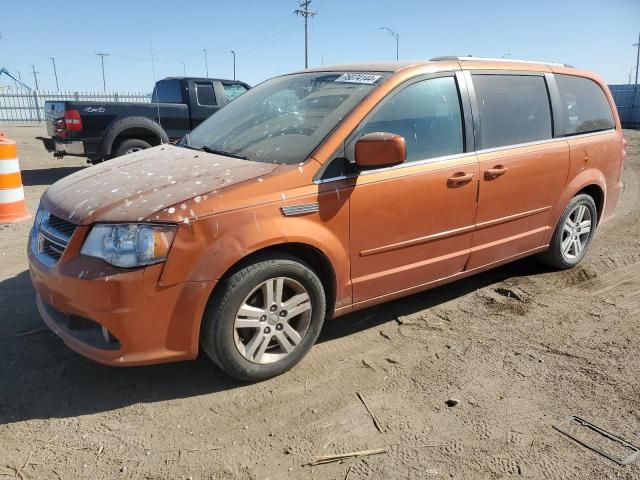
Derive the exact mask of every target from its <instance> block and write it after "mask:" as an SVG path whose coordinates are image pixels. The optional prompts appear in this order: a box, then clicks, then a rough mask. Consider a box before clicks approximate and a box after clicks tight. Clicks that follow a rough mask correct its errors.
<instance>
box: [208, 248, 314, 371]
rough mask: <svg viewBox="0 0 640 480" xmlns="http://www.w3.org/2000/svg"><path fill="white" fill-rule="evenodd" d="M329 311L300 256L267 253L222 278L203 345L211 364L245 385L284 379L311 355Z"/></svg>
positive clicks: (210, 309)
mask: <svg viewBox="0 0 640 480" xmlns="http://www.w3.org/2000/svg"><path fill="white" fill-rule="evenodd" d="M325 313H326V298H325V292H324V288H323V286H322V282H321V281H320V279H319V278H318V276H317V275H316V273H315V272H314V271H313V270H312V269H311V268H310V267H309V266H308V265H306V264H305V263H304V262H302V261H301V260H299V259H298V258H296V257H293V256H290V255H287V254H284V253H280V254H272V255H264V256H261V257H258V258H256V259H255V260H254V261H252V262H251V263H247V264H245V265H242V266H240V267H239V268H238V269H236V270H235V272H234V273H232V274H231V275H230V276H229V277H228V278H226V279H223V280H222V281H221V284H220V285H219V286H218V287H217V288H216V292H215V293H214V295H213V296H212V298H211V300H210V302H209V305H208V307H207V310H206V311H205V316H204V318H203V325H202V330H201V338H200V342H201V344H202V347H203V348H204V350H205V352H207V354H208V355H209V357H210V358H211V360H213V362H214V363H215V364H216V365H218V367H220V368H221V369H222V370H224V371H225V372H226V373H227V374H229V375H231V376H233V377H235V378H237V379H239V380H243V381H260V380H265V379H267V378H271V377H275V376H277V375H280V374H282V373H284V372H286V371H287V370H289V369H291V368H292V367H293V366H294V365H296V364H297V363H298V362H299V361H300V360H302V358H303V357H304V356H305V355H306V354H307V353H308V352H309V350H310V349H311V347H312V346H313V344H314V343H315V341H316V340H317V338H318V335H319V334H320V329H321V328H322V324H323V322H324V317H325Z"/></svg>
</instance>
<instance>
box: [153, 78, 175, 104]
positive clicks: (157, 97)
mask: <svg viewBox="0 0 640 480" xmlns="http://www.w3.org/2000/svg"><path fill="white" fill-rule="evenodd" d="M151 101H152V102H154V103H156V102H157V103H182V87H181V82H180V80H162V81H160V82H158V83H156V87H155V88H154V89H153V95H152V96H151Z"/></svg>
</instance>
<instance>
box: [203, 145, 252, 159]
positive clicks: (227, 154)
mask: <svg viewBox="0 0 640 480" xmlns="http://www.w3.org/2000/svg"><path fill="white" fill-rule="evenodd" d="M202 150H203V151H204V152H207V153H215V154H216V155H223V156H225V157H232V158H239V159H240V160H249V159H248V158H247V157H245V156H244V155H238V154H237V153H232V152H225V151H224V150H218V149H215V148H211V147H209V146H207V145H204V146H203V147H202Z"/></svg>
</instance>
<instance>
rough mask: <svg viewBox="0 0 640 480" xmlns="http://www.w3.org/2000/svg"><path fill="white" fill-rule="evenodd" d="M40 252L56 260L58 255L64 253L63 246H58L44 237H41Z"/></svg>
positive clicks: (58, 258) (58, 257)
mask: <svg viewBox="0 0 640 480" xmlns="http://www.w3.org/2000/svg"><path fill="white" fill-rule="evenodd" d="M41 253H43V254H45V255H47V256H48V257H51V258H53V259H54V260H56V261H58V260H60V257H61V256H62V254H63V253H64V248H62V247H60V246H59V245H57V244H55V243H53V242H52V241H50V240H47V239H46V238H43V239H42V247H41Z"/></svg>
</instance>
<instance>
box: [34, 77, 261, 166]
mask: <svg viewBox="0 0 640 480" xmlns="http://www.w3.org/2000/svg"><path fill="white" fill-rule="evenodd" d="M249 88H250V87H249V85H247V84H246V83H243V82H239V81H236V80H221V79H212V78H192V77H189V78H185V77H170V78H165V79H163V80H160V81H158V82H156V86H155V88H154V89H153V94H152V97H151V102H150V103H133V102H126V103H124V102H100V101H96V102H74V101H60V102H55V101H51V102H46V103H45V119H46V122H47V134H48V135H49V137H38V138H39V139H40V140H42V142H43V143H44V146H45V148H46V149H47V151H49V152H53V154H54V155H55V156H56V157H58V158H62V157H63V156H65V155H75V156H82V157H87V159H88V161H89V162H90V163H97V162H101V161H103V160H106V159H109V158H113V157H118V156H120V155H124V154H127V153H131V152H135V151H137V150H142V149H145V148H149V147H151V146H154V145H158V144H160V143H167V142H171V141H173V140H177V139H180V138H182V137H183V136H184V135H185V134H186V133H187V132H189V131H191V130H192V129H193V128H195V127H196V126H198V125H199V124H200V123H201V122H202V121H203V120H205V119H207V118H208V117H209V116H210V115H211V114H213V113H215V112H216V111H218V110H219V109H220V108H222V107H223V106H224V105H226V104H227V103H229V102H230V101H231V100H233V99H234V98H236V97H238V96H239V95H241V94H243V93H244V92H246V91H247V90H248V89H249Z"/></svg>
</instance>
